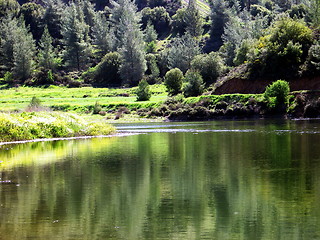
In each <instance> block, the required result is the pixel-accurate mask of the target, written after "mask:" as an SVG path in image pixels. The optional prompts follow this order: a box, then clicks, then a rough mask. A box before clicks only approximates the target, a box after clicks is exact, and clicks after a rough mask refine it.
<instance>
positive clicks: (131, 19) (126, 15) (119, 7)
mask: <svg viewBox="0 0 320 240" xmlns="http://www.w3.org/2000/svg"><path fill="white" fill-rule="evenodd" d="M110 3H111V5H112V9H111V18H110V22H111V28H112V31H113V33H114V36H115V43H114V50H117V49H118V48H121V47H122V46H123V43H124V40H125V37H124V35H125V33H126V31H127V29H128V28H131V27H132V26H134V28H140V24H139V23H140V21H141V13H140V12H138V9H137V6H136V5H135V4H134V1H133V0H119V2H115V1H113V0H111V1H110Z"/></svg>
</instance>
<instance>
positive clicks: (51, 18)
mask: <svg viewBox="0 0 320 240" xmlns="http://www.w3.org/2000/svg"><path fill="white" fill-rule="evenodd" d="M43 2H44V3H45V13H44V17H43V21H44V24H46V25H47V26H48V30H49V33H50V35H51V36H52V37H53V38H54V39H61V38H62V33H61V27H62V17H63V10H64V9H65V5H64V4H63V3H62V1H61V0H43Z"/></svg>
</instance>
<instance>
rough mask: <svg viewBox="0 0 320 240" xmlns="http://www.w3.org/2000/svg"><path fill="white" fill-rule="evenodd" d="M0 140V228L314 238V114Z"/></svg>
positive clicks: (318, 208)
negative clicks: (62, 137)
mask: <svg viewBox="0 0 320 240" xmlns="http://www.w3.org/2000/svg"><path fill="white" fill-rule="evenodd" d="M117 128H118V130H119V132H120V133H126V134H124V135H123V136H115V137H107V138H92V139H79V140H68V141H66V140H64V141H52V142H34V143H24V144H14V145H13V144H12V145H2V146H0V169H1V171H0V177H1V180H0V181H1V184H0V239H1V240H11V239H19V240H20V239H90V240H91V239H129V240H135V239H217V240H224V239H227V240H229V239H231V240H232V239H245V240H248V239H253V240H259V239H266V240H274V239H284V240H287V239H308V240H310V239H320V227H319V226H320V120H296V121H294V120H291V121H289V120H252V121H251V120H250V121H212V122H188V123H184V122H176V123H145V124H118V125H117Z"/></svg>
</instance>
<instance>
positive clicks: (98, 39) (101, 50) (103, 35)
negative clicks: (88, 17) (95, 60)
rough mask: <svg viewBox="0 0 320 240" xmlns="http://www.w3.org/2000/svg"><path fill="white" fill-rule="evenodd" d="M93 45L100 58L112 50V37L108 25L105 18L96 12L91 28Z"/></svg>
mask: <svg viewBox="0 0 320 240" xmlns="http://www.w3.org/2000/svg"><path fill="white" fill-rule="evenodd" d="M92 36H93V44H94V47H95V48H96V50H97V52H98V55H99V56H100V57H102V56H104V55H105V54H106V53H107V52H108V51H110V50H111V49H112V48H113V41H114V37H113V34H112V33H111V32H110V27H109V23H108V21H107V19H106V17H105V16H104V15H103V14H102V13H100V12H98V13H96V16H95V18H94V26H93V28H92Z"/></svg>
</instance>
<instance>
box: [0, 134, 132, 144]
mask: <svg viewBox="0 0 320 240" xmlns="http://www.w3.org/2000/svg"><path fill="white" fill-rule="evenodd" d="M137 134H138V133H115V134H110V135H98V136H79V137H61V138H38V139H30V140H20V141H12V142H0V146H3V145H10V144H22V143H33V142H51V141H65V140H78V139H91V138H108V137H126V136H131V135H137Z"/></svg>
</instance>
